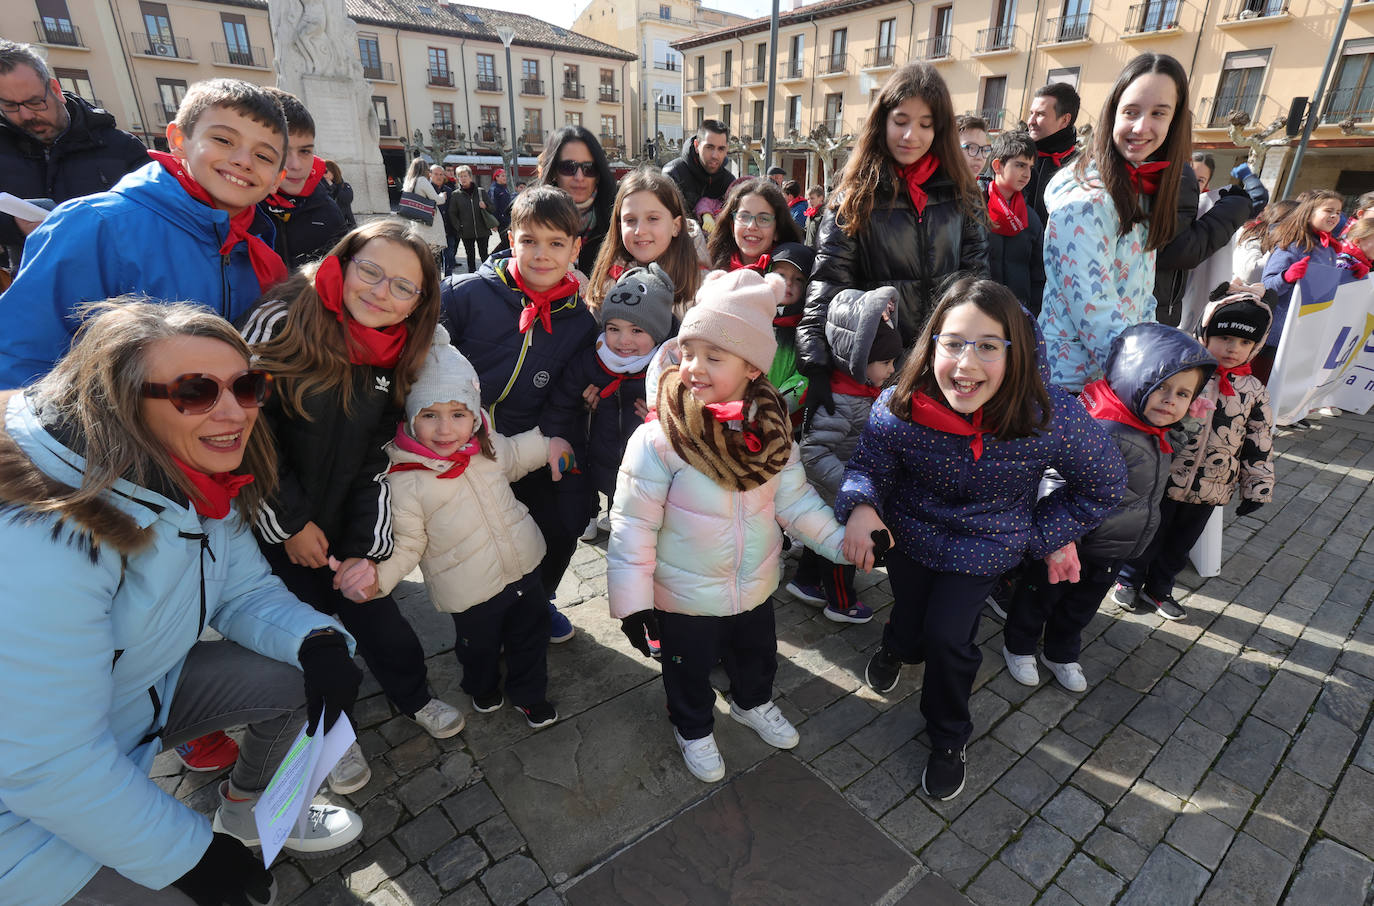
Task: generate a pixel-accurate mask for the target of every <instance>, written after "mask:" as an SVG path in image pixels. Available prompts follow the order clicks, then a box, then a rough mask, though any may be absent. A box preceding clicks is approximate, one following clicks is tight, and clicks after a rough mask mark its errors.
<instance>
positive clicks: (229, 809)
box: [211, 765, 366, 857]
mask: <svg viewBox="0 0 1374 906" xmlns="http://www.w3.org/2000/svg"><path fill="white" fill-rule="evenodd" d="M364 767H366V765H364ZM228 792H229V781H227V780H226V781H224V782H223V783H221V784H220V787H219V796H220V806H219V809H218V810H217V811H216V812H215V820H214V822H213V824H212V825H211V826H212V828H213V829H214V830H215V832H216V833H223V834H229V835H230V836H231V837H235V838H237V839H238V840H239V841H240V842H242V843H243V845H244V846H261V845H262V841H261V840H259V839H258V828H257V824H256V822H255V821H254V820H253V807H254V806H255V805H256V804H257V799H256V798H253V799H239V800H231V799H229V798H228ZM303 823H304V828H303V829H293V830H292V831H291V836H289V837H287V838H286V841H285V842H284V843H282V848H283V849H285V850H287V851H289V852H292V853H295V854H296V855H301V856H310V857H316V856H325V855H329V854H331V853H334V852H337V851H338V850H340V849H343V848H344V847H345V846H348V845H349V844H350V843H352V842H353V841H354V840H356V839H358V837H360V836H362V833H363V819H362V818H360V817H358V815H356V814H355V813H353V812H351V811H349V810H348V809H346V808H340V807H339V806H335V805H312V806H310V812H309V814H307V815H306V818H305V821H304V822H303Z"/></svg>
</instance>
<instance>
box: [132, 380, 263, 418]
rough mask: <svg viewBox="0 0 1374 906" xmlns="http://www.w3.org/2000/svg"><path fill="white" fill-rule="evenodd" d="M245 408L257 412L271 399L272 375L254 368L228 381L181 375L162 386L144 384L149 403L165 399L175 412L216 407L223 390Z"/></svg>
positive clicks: (196, 411)
mask: <svg viewBox="0 0 1374 906" xmlns="http://www.w3.org/2000/svg"><path fill="white" fill-rule="evenodd" d="M226 387H227V388H228V389H229V392H230V393H232V394H234V400H235V401H236V402H238V404H239V406H240V407H242V408H244V409H256V408H258V407H259V406H261V405H262V404H263V403H265V402H267V400H268V399H269V398H270V397H271V396H272V375H270V374H268V373H267V372H266V371H262V370H260V369H257V368H250V369H249V370H247V371H240V372H239V373H238V374H236V375H234V376H233V377H231V378H230V379H229V380H227V381H221V380H220V379H219V378H217V377H215V376H214V375H211V374H197V373H192V374H183V375H181V376H180V377H178V378H176V379H174V380H170V381H168V382H167V383H165V384H152V383H147V382H145V383H144V384H143V395H144V396H145V397H147V398H148V399H150V400H168V401H169V402H171V404H172V405H173V406H175V407H176V410H177V411H178V412H182V413H184V414H186V415H200V414H202V413H205V412H209V411H210V410H211V409H213V408H215V406H216V405H218V404H219V398H220V394H222V393H223V392H224V390H225V388H226Z"/></svg>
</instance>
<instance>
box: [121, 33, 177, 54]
mask: <svg viewBox="0 0 1374 906" xmlns="http://www.w3.org/2000/svg"><path fill="white" fill-rule="evenodd" d="M129 37H130V38H132V39H133V44H132V45H131V46H130V50H131V52H133V53H136V54H142V55H143V56H145V57H166V58H167V59H170V60H189V59H191V42H190V41H187V40H186V39H185V38H173V37H170V36H168V35H146V34H144V33H143V32H140V31H135V32H130V33H129Z"/></svg>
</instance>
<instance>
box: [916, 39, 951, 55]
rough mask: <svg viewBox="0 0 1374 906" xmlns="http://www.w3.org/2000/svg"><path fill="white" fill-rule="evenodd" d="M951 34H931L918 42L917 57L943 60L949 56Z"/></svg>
mask: <svg viewBox="0 0 1374 906" xmlns="http://www.w3.org/2000/svg"><path fill="white" fill-rule="evenodd" d="M949 44H950V35H948V34H943V35H931V36H930V37H929V38H925V39H923V40H920V41H917V42H916V50H915V57H916V59H918V60H943V59H946V58H947V57H949Z"/></svg>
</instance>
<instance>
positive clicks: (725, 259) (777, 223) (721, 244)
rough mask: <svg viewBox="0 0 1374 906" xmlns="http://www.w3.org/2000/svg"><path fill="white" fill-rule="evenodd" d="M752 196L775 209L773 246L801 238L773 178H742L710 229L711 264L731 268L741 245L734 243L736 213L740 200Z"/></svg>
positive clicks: (707, 243) (707, 245)
mask: <svg viewBox="0 0 1374 906" xmlns="http://www.w3.org/2000/svg"><path fill="white" fill-rule="evenodd" d="M750 195H759V196H761V197H762V198H763V200H764V201H766V202H768V206H769V207H770V208H772V209H773V224H774V230H773V245H774V246H776V245H778V243H780V242H801V241H802V234H801V230H799V229H797V222H796V221H795V220H793V219H792V212H791V211H789V210H788V208H787V199H786V198H783V196H782V189H779V188H778V187H777V185H776V184H774V182H773V180H771V179H765V178H763V177H762V176H754V177H751V178H749V179H741V180H738V181H737V182H736V183H735V184H734V186H733V187H732V188H731V189H730V191H729V192H727V193H726V195H725V207H724V208H722V209H721V211H720V216H719V217H717V218H716V228H715V230H713V231H712V232H711V238H710V239H708V240H706V252H707V254H708V255H710V257H711V266H712V267H715V268H720V269H724V268H728V267H729V266H730V256H731V255H734V254H736V253H738V252H739V246H738V245H736V244H735V212H736V211H738V210H739V206H740V202H742V201H744V199H746V198H748V197H749V196H750ZM808 276H809V275H808Z"/></svg>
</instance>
